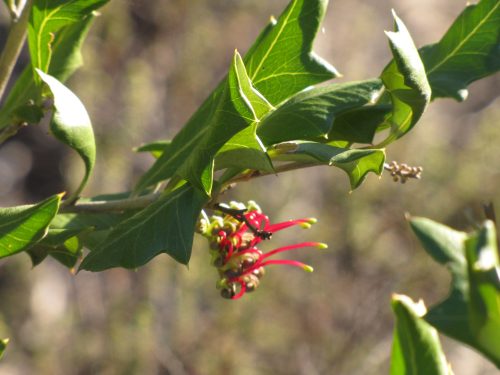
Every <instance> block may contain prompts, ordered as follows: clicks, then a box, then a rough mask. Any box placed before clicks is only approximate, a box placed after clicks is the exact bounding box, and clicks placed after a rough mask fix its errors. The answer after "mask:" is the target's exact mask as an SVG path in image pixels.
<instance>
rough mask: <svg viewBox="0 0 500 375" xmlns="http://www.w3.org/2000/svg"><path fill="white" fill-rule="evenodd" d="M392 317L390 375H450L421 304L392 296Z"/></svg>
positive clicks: (402, 297)
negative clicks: (394, 321)
mask: <svg viewBox="0 0 500 375" xmlns="http://www.w3.org/2000/svg"><path fill="white" fill-rule="evenodd" d="M392 310H393V312H394V315H395V317H396V324H395V328H394V341H393V344H392V356H391V371H390V374H391V375H401V374H408V375H409V374H414V375H419V374H426V375H451V374H452V372H451V370H450V368H449V366H448V364H447V362H446V358H445V356H444V353H443V350H442V348H441V343H440V342H439V337H438V334H437V331H436V330H435V329H434V328H433V327H432V326H431V325H430V324H429V323H427V322H426V321H425V320H424V319H422V316H423V315H424V314H425V306H424V304H423V302H422V301H420V302H419V303H415V302H413V301H412V300H411V299H410V298H409V297H406V296H403V295H397V294H395V295H393V296H392Z"/></svg>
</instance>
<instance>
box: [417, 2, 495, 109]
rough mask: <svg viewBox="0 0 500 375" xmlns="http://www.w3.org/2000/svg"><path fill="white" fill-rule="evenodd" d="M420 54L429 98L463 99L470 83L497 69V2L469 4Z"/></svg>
mask: <svg viewBox="0 0 500 375" xmlns="http://www.w3.org/2000/svg"><path fill="white" fill-rule="evenodd" d="M420 55H421V56H422V61H423V62H424V65H425V70H426V72H427V78H428V80H429V83H430V85H431V87H432V97H433V98H439V97H451V98H455V99H457V100H458V101H462V100H465V99H466V98H467V95H468V91H467V86H468V85H469V84H470V83H471V82H473V81H476V80H478V79H480V78H483V77H486V76H488V75H491V74H493V73H495V72H497V71H499V70H500V2H499V1H498V0H481V1H479V3H477V4H472V5H468V6H467V7H466V8H465V10H464V11H463V12H462V13H461V14H460V15H459V16H458V17H457V19H456V20H455V22H453V24H452V25H451V27H450V29H449V30H448V31H447V32H446V34H445V35H444V36H443V38H442V39H441V40H440V41H439V42H438V43H436V44H433V45H429V46H425V47H424V48H422V49H421V50H420Z"/></svg>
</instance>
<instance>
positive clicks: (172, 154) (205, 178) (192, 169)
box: [138, 52, 272, 194]
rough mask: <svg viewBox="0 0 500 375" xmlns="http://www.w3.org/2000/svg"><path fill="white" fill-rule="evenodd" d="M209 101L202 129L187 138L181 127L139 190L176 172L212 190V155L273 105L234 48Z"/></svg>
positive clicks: (207, 191)
mask: <svg viewBox="0 0 500 375" xmlns="http://www.w3.org/2000/svg"><path fill="white" fill-rule="evenodd" d="M209 105H210V107H211V109H210V115H209V117H208V118H207V119H206V120H205V121H206V122H205V123H204V127H203V128H202V129H200V132H199V133H198V134H197V135H196V136H195V137H194V138H191V139H189V140H188V139H185V138H184V136H185V135H187V133H186V132H187V131H185V132H183V131H181V133H179V135H178V136H177V137H175V138H174V139H173V140H172V143H171V144H170V145H169V147H168V153H166V154H164V155H162V156H161V157H160V158H159V159H158V160H157V162H156V163H155V165H157V167H155V166H153V168H152V169H150V170H149V171H148V172H146V174H145V175H144V176H143V177H142V179H141V181H140V182H139V186H138V188H139V190H141V189H142V188H145V187H147V186H148V185H151V184H152V183H154V182H158V181H160V180H161V179H163V178H168V177H171V176H172V175H173V174H174V173H176V174H178V175H179V176H181V177H182V178H185V179H187V180H188V181H190V182H192V183H193V184H194V185H195V186H196V187H197V188H199V189H200V190H203V191H205V192H206V193H207V194H210V192H211V189H212V182H213V158H214V156H215V154H216V153H217V151H218V150H219V149H220V148H221V147H222V146H223V145H224V143H226V142H227V141H228V140H229V139H230V138H231V137H233V136H234V135H235V134H237V133H238V132H239V131H241V130H243V129H245V128H246V127H249V126H252V125H253V124H254V123H256V122H258V121H259V119H260V117H261V116H263V114H264V113H266V111H269V110H271V109H272V106H271V105H270V104H269V103H268V102H267V101H266V100H265V98H263V97H262V96H261V95H260V93H258V92H257V91H256V90H255V89H254V88H253V86H252V83H251V82H250V81H249V78H248V75H247V73H246V70H245V66H244V64H243V61H242V59H241V57H240V55H239V54H238V52H235V55H234V59H233V64H232V65H231V69H230V71H229V75H228V79H227V85H226V87H224V88H223V89H222V91H217V92H216V96H215V97H214V101H213V102H212V103H211V104H209ZM195 117H196V115H195ZM193 124H194V123H193ZM188 126H189V124H188ZM182 141H184V142H186V143H182Z"/></svg>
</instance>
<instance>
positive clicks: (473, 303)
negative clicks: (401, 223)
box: [410, 218, 500, 367]
mask: <svg viewBox="0 0 500 375" xmlns="http://www.w3.org/2000/svg"><path fill="white" fill-rule="evenodd" d="M410 224H411V227H412V229H413V231H414V232H415V234H416V235H417V237H418V238H419V240H420V241H421V243H422V245H423V247H424V249H425V250H426V251H427V252H428V253H429V255H431V256H432V257H433V258H434V259H435V260H436V261H438V262H439V263H441V264H443V265H445V266H446V267H447V268H448V270H449V271H450V272H451V276H452V279H451V289H450V294H449V296H448V297H447V298H446V299H445V300H444V301H442V302H440V303H439V304H437V305H436V306H433V307H431V309H430V310H429V312H428V313H427V314H426V315H425V317H424V318H425V320H426V321H427V322H429V323H430V324H432V325H433V326H434V327H436V328H437V329H438V330H439V331H440V332H442V333H444V334H446V335H448V336H450V337H453V338H455V339H457V340H459V341H462V342H463V343H465V344H468V345H470V346H472V347H473V348H475V349H477V350H478V351H479V352H481V353H482V354H483V355H485V356H486V357H487V358H489V359H490V360H491V361H492V362H493V363H495V365H496V366H497V367H500V351H499V350H500V335H498V334H497V332H500V319H499V318H500V280H499V279H498V277H499V276H498V275H499V274H500V265H499V262H498V255H497V248H496V243H495V235H494V227H493V224H492V223H491V222H486V223H485V225H484V226H483V228H481V229H480V230H479V231H478V232H477V233H472V234H470V235H467V234H466V233H462V232H457V231H454V230H453V229H450V228H448V227H446V226H444V225H442V224H439V223H436V222H433V221H431V220H429V219H424V218H412V219H411V221H410Z"/></svg>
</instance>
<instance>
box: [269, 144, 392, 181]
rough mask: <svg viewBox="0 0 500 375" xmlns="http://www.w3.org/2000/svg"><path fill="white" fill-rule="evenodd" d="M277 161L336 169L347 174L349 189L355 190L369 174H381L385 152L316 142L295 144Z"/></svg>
mask: <svg viewBox="0 0 500 375" xmlns="http://www.w3.org/2000/svg"><path fill="white" fill-rule="evenodd" d="M277 159H278V160H284V161H295V162H300V163H303V164H304V165H307V164H309V165H332V166H335V167H338V168H340V169H342V170H344V171H345V172H346V173H347V174H348V176H349V181H350V183H351V188H352V189H355V188H357V187H358V186H360V185H361V183H362V182H363V180H364V179H365V177H366V175H367V174H368V173H369V172H373V173H376V174H378V175H380V174H381V173H382V171H383V169H384V161H385V152H384V150H382V149H345V148H339V147H334V146H330V145H328V144H322V143H316V142H296V147H295V148H294V149H293V150H291V151H289V152H287V153H286V154H284V155H280V156H279V157H277Z"/></svg>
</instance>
